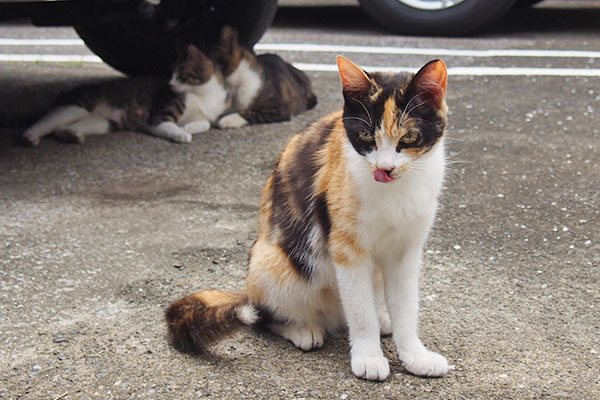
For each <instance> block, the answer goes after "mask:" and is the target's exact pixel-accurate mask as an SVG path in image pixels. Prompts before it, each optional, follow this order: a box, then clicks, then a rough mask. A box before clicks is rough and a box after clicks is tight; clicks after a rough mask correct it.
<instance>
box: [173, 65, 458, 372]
mask: <svg viewBox="0 0 600 400" xmlns="http://www.w3.org/2000/svg"><path fill="white" fill-rule="evenodd" d="M338 68H339V73H340V77H341V81H342V87H343V95H344V100H345V103H344V107H343V110H342V111H340V112H336V113H334V114H331V115H329V116H326V117H324V118H322V119H321V120H319V121H317V122H316V123H314V124H313V125H312V126H310V127H308V128H307V129H306V130H304V131H303V132H300V133H299V134H297V135H295V136H293V137H292V139H291V140H290V141H289V143H288V145H287V147H286V148H285V150H284V151H283V153H282V154H281V156H280V157H279V160H278V161H277V163H276V164H275V168H274V170H273V172H272V173H271V176H270V178H269V179H268V181H267V183H266V186H265V188H264V191H263V194H262V199H261V206H260V216H259V232H258V238H257V240H256V242H255V243H254V245H253V247H252V249H251V252H250V259H249V270H248V275H247V278H246V289H245V290H244V291H241V292H229V291H224V290H206V291H200V292H198V293H194V294H191V295H189V296H187V297H185V298H182V299H180V300H177V301H175V302H173V303H172V304H171V305H170V306H169V307H168V309H167V310H166V314H165V316H166V320H167V325H168V331H169V339H170V342H171V344H172V345H174V346H175V347H176V348H177V349H179V350H181V351H186V352H200V351H202V350H203V349H205V346H206V345H207V344H210V343H211V342H214V341H216V340H218V339H220V338H221V337H223V336H224V335H226V334H228V333H230V332H231V331H233V330H234V329H236V328H238V327H240V326H243V325H260V326H265V327H267V328H269V329H270V330H271V331H273V332H275V333H276V334H279V335H281V336H283V337H284V338H286V339H288V340H290V341H292V342H293V343H294V345H296V346H297V347H299V348H301V349H302V350H305V351H308V350H311V349H314V348H319V347H321V346H322V345H323V340H324V336H325V334H326V333H327V332H332V331H334V330H336V329H337V328H339V327H343V326H346V327H347V328H348V330H349V336H350V345H351V368H352V372H353V373H354V374H355V375H356V376H357V377H360V378H364V379H369V380H376V381H381V380H384V379H386V378H387V376H388V375H389V372H390V371H389V365H388V361H387V359H386V358H385V356H384V354H383V352H382V350H381V346H380V335H386V334H390V333H392V334H393V339H394V342H395V344H396V348H397V351H398V357H399V359H400V360H401V361H402V362H403V364H404V366H405V368H406V369H407V370H408V371H409V372H410V373H413V374H415V375H419V376H442V375H445V374H446V373H447V372H448V363H447V361H446V359H445V358H444V357H443V356H442V355H440V354H437V353H434V352H432V351H430V350H428V349H427V348H425V346H424V345H423V343H422V342H421V340H420V339H419V336H418V332H417V325H418V303H419V301H418V297H419V296H418V278H419V269H420V264H421V254H422V251H423V246H424V243H425V240H426V238H427V235H428V232H429V230H430V227H431V225H432V223H433V220H434V216H435V213H436V209H437V205H438V195H439V193H440V191H441V187H442V180H443V175H444V165H445V164H444V163H445V161H444V160H445V156H444V129H445V126H446V118H447V112H448V109H447V106H446V101H445V96H446V81H447V71H446V66H445V64H444V63H443V62H442V61H441V60H434V61H431V62H429V63H428V64H426V65H425V66H424V67H423V68H421V69H420V70H419V72H418V73H416V74H410V73H397V74H394V73H367V72H365V71H364V70H362V69H361V68H360V67H358V66H356V65H355V64H354V63H352V62H351V61H350V60H348V59H346V58H344V57H341V56H339V57H338Z"/></svg>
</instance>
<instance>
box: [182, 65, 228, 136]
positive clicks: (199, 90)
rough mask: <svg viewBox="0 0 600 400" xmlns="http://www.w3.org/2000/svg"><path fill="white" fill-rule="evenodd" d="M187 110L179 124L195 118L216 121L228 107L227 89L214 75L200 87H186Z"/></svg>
mask: <svg viewBox="0 0 600 400" xmlns="http://www.w3.org/2000/svg"><path fill="white" fill-rule="evenodd" d="M184 91H185V92H186V94H185V110H184V112H183V116H182V117H181V119H180V121H179V124H180V125H182V124H186V123H188V122H190V121H195V120H208V121H210V122H215V121H216V120H217V118H218V117H219V116H220V115H221V114H223V112H224V111H225V107H226V100H227V91H226V90H225V88H224V87H223V85H222V84H221V83H220V82H219V81H218V80H217V78H215V77H214V76H213V77H212V78H210V80H209V81H208V82H206V83H205V84H203V85H200V86H198V87H188V88H185V89H184Z"/></svg>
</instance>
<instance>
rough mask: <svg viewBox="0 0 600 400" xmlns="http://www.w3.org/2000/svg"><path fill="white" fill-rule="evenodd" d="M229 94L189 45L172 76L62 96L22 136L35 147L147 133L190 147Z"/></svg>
mask: <svg viewBox="0 0 600 400" xmlns="http://www.w3.org/2000/svg"><path fill="white" fill-rule="evenodd" d="M227 105H228V94H227V91H226V90H225V87H224V78H223V75H222V74H221V71H220V70H219V69H218V66H216V65H215V63H213V61H212V60H211V59H210V58H208V57H207V56H206V55H205V54H204V53H203V52H202V51H200V50H199V49H198V48H196V46H194V45H188V46H187V48H186V52H185V55H184V57H182V59H181V60H180V61H178V63H177V65H176V66H175V68H174V72H173V76H172V78H171V80H170V81H169V80H168V78H160V77H137V78H130V79H124V80H120V81H115V82H111V83H108V84H95V85H87V86H81V87H79V88H76V89H74V90H72V91H70V92H68V93H66V94H65V95H63V96H61V97H60V98H59V99H58V100H57V101H56V103H55V104H54V107H53V109H52V111H50V113H49V114H47V115H46V116H45V117H43V118H42V119H41V120H40V121H39V122H37V123H35V124H34V125H33V126H31V127H30V128H29V129H27V130H26V131H25V133H24V134H23V139H24V140H25V141H26V142H27V143H29V144H31V145H33V146H35V145H37V144H38V143H39V141H40V138H42V137H43V136H46V135H49V134H51V133H54V134H55V135H56V136H58V137H59V138H62V139H64V140H69V141H74V142H77V143H80V142H82V141H83V140H84V139H85V136H87V135H93V134H104V133H108V132H111V131H115V130H136V131H145V132H147V133H150V134H152V135H155V136H158V137H162V138H165V139H169V140H172V141H174V142H181V143H183V142H190V141H191V140H192V134H195V133H200V132H204V131H207V130H208V129H209V128H210V124H211V122H216V120H217V118H218V117H219V116H220V115H221V114H222V113H223V112H224V111H225V109H226V107H227Z"/></svg>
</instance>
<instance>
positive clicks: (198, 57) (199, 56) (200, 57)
mask: <svg viewBox="0 0 600 400" xmlns="http://www.w3.org/2000/svg"><path fill="white" fill-rule="evenodd" d="M186 50H187V54H188V57H189V58H190V59H192V60H194V61H195V62H196V63H198V64H205V63H209V62H211V61H210V58H208V57H207V56H206V54H204V52H203V51H202V50H200V49H199V48H197V47H196V46H195V45H193V44H188V46H187V49H186Z"/></svg>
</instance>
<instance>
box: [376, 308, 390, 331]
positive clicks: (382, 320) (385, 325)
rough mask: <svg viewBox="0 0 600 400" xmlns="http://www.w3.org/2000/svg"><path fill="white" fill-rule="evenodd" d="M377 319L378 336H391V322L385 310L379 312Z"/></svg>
mask: <svg viewBox="0 0 600 400" xmlns="http://www.w3.org/2000/svg"><path fill="white" fill-rule="evenodd" d="M377 318H378V319H379V334H380V335H381V336H388V335H391V334H392V320H391V318H390V314H389V313H388V312H387V310H383V311H379V312H378V313H377Z"/></svg>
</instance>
